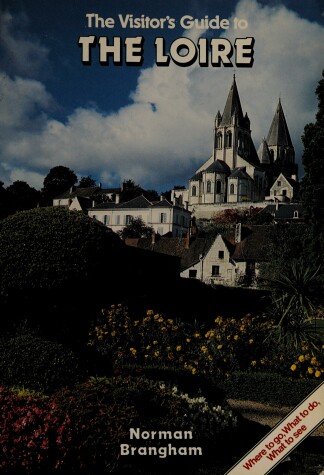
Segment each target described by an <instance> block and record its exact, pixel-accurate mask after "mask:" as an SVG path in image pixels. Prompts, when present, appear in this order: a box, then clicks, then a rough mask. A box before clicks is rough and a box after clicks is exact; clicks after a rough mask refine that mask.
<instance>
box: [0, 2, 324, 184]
mask: <svg viewBox="0 0 324 475" xmlns="http://www.w3.org/2000/svg"><path fill="white" fill-rule="evenodd" d="M92 14H93V15H92ZM127 15H128V16H127ZM142 16H143V17H144V18H147V17H149V19H151V22H149V21H148V20H147V19H146V22H147V23H146V24H144V27H141V28H131V27H130V26H132V24H131V22H128V24H127V25H125V24H122V23H123V22H126V20H127V18H128V19H131V20H132V19H133V20H134V19H137V18H140V19H141V18H142ZM187 16H190V17H192V18H193V19H195V20H197V22H196V25H195V26H196V27H192V28H189V24H188V23H186V21H185V18H186V17H187ZM217 16H218V18H219V20H220V21H221V20H227V22H226V21H225V22H223V23H221V25H222V27H221V25H219V28H212V26H214V25H215V24H216V21H214V22H212V23H210V24H208V22H207V25H206V22H205V24H204V25H202V24H201V23H202V22H201V20H202V19H205V18H207V19H208V20H211V19H213V20H215V17H217ZM99 17H100V18H102V19H103V20H105V21H106V23H105V24H103V26H102V27H101V26H100V25H101V20H98V23H97V24H96V22H95V19H96V18H99ZM106 19H107V20H106ZM235 19H236V22H235ZM238 20H240V21H239V22H238ZM235 24H236V28H234V26H235ZM208 25H209V28H208ZM204 26H207V28H203V27H204ZM91 35H95V36H96V37H97V39H98V41H99V38H100V37H103V38H108V39H107V40H106V41H108V43H109V44H112V43H114V42H115V41H117V40H116V38H118V37H119V38H121V43H122V46H121V64H120V65H117V64H115V63H114V62H113V61H112V59H109V61H108V62H106V64H102V63H100V61H99V45H98V44H97V45H95V46H93V47H92V48H91V49H90V51H91V64H88V65H86V64H83V62H82V52H83V50H82V48H81V47H80V46H79V44H78V42H79V38H80V37H81V38H85V37H88V36H91ZM138 36H140V37H143V38H144V43H143V45H142V50H141V53H138V54H140V56H141V57H142V64H141V63H134V64H127V63H126V51H125V46H124V45H125V43H127V42H128V41H131V40H129V39H130V38H133V37H138ZM183 37H184V38H189V39H190V40H191V42H192V45H193V46H194V47H196V48H197V46H195V45H197V42H198V40H199V38H200V37H202V38H207V41H208V42H210V41H211V39H212V38H226V39H227V40H229V41H230V42H231V44H232V45H234V42H235V40H236V39H237V38H246V37H253V38H254V53H253V59H254V62H253V65H252V66H251V67H240V66H237V65H236V64H235V54H234V55H233V57H232V58H231V60H232V65H231V66H230V67H225V66H224V65H223V64H221V65H220V66H213V65H211V62H210V61H209V65H208V66H207V67H205V66H202V65H201V64H199V61H198V60H197V61H195V62H194V63H193V64H191V65H189V64H184V65H182V66H180V65H179V64H177V62H175V61H174V60H173V57H172V58H171V60H170V63H169V65H168V66H165V65H164V66H161V65H159V64H157V56H156V50H155V47H154V42H155V39H156V38H164V41H165V50H164V55H165V56H166V55H168V54H169V51H170V47H171V45H172V43H173V42H174V41H175V42H177V41H179V42H180V43H181V42H182V40H181V38H183ZM179 54H181V52H180V53H179ZM323 58H324V2H323V0H308V1H307V2H305V1H304V0H286V1H284V0H282V1H280V0H274V1H264V0H258V1H257V0H239V1H237V0H223V1H220V0H172V1H171V0H156V1H155V2H149V1H148V0H118V1H116V0H56V1H55V2H53V1H52V0H2V1H1V0H0V180H1V181H3V182H4V183H5V186H8V185H10V184H11V183H13V182H14V181H16V180H23V181H26V182H27V183H28V184H29V185H30V186H33V187H35V188H36V189H41V188H42V186H43V180H44V178H45V176H46V175H47V174H48V172H49V170H50V169H51V168H53V167H55V166H57V165H63V166H66V167H69V168H70V169H71V170H73V171H74V172H75V173H76V174H77V176H78V177H79V178H80V177H82V176H88V175H90V176H91V177H92V178H93V179H95V180H96V182H97V183H99V182H101V183H102V186H103V187H105V188H108V187H115V186H120V184H121V183H122V182H123V181H124V180H128V179H132V180H134V181H135V183H136V184H139V185H140V186H142V187H143V188H146V189H155V190H157V191H159V192H163V191H166V190H169V189H171V188H173V187H174V186H179V185H181V186H188V182H189V179H190V177H191V176H192V175H193V174H194V173H195V171H196V169H197V168H199V167H200V166H201V165H202V164H203V163H204V162H205V161H206V160H207V159H208V158H209V157H210V156H211V154H212V147H213V126H214V118H215V115H216V114H217V111H218V110H220V111H221V112H223V109H224V106H225V101H226V97H227V95H228V92H229V89H230V87H231V84H232V81H233V75H234V74H235V77H236V83H237V87H238V91H239V95H240V99H241V104H242V108H243V112H244V113H245V112H247V113H248V116H249V118H250V121H251V130H252V139H253V141H254V144H255V147H256V149H258V147H259V145H260V143H261V141H262V139H263V137H266V135H267V133H268V131H269V128H270V125H271V121H272V118H273V116H274V113H275V110H276V107H277V104H278V100H279V98H280V100H281V103H282V107H283V110H284V113H285V116H286V120H287V123H288V128H289V131H290V135H291V138H292V141H293V144H294V147H295V152H296V161H297V163H298V164H299V167H300V173H299V177H300V178H301V176H302V173H303V171H302V166H301V156H302V150H303V146H302V141H301V136H302V134H303V130H304V127H305V125H306V124H307V123H309V122H313V121H314V120H315V114H316V112H317V105H318V103H317V97H316V95H315V89H316V86H317V84H318V81H319V80H320V79H321V77H322V71H323V69H324V64H323Z"/></svg>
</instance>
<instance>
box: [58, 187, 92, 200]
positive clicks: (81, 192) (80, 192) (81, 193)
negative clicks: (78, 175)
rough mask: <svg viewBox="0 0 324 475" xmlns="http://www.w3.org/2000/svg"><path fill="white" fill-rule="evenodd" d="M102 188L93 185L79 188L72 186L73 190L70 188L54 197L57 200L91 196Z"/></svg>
mask: <svg viewBox="0 0 324 475" xmlns="http://www.w3.org/2000/svg"><path fill="white" fill-rule="evenodd" d="M100 190H101V189H100V188H99V187H98V186H91V187H88V188H78V187H74V186H73V187H72V190H71V189H69V190H67V191H64V193H62V194H61V195H58V196H56V197H55V198H54V199H55V200H58V199H59V200H62V199H66V198H75V197H76V196H77V197H83V198H90V197H91V196H93V195H94V194H95V193H97V192H98V191H100Z"/></svg>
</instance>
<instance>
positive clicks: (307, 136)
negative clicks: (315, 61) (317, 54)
mask: <svg viewBox="0 0 324 475" xmlns="http://www.w3.org/2000/svg"><path fill="white" fill-rule="evenodd" d="M322 75H323V79H321V80H320V81H319V83H318V86H317V88H316V95H317V97H318V111H317V114H316V121H315V123H311V124H307V125H306V126H305V129H304V134H303V136H302V141H303V144H304V152H303V157H302V159H303V165H304V170H305V175H304V177H303V179H302V183H301V197H302V202H303V205H304V209H305V214H306V217H307V219H308V222H309V224H310V226H311V230H312V235H311V239H310V240H309V241H308V242H306V243H305V244H306V248H305V251H306V254H308V257H309V258H310V259H311V260H313V261H316V262H317V263H319V264H321V265H323V264H324V258H323V256H324V243H323V238H324V71H323V73H322Z"/></svg>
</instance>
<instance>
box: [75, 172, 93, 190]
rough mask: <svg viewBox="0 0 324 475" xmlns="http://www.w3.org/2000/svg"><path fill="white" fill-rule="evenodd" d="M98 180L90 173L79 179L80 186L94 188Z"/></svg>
mask: <svg viewBox="0 0 324 475" xmlns="http://www.w3.org/2000/svg"><path fill="white" fill-rule="evenodd" d="M94 186H96V182H95V180H94V179H93V178H91V176H90V175H88V176H83V177H81V179H80V181H79V188H93V187H94Z"/></svg>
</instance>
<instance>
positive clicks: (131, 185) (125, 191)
mask: <svg viewBox="0 0 324 475" xmlns="http://www.w3.org/2000/svg"><path fill="white" fill-rule="evenodd" d="M142 193H143V188H141V187H140V186H139V185H136V184H135V182H134V180H131V179H128V180H124V181H123V185H122V191H121V194H120V201H121V202H126V201H130V200H132V199H133V198H136V197H137V196H141V194H142Z"/></svg>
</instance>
